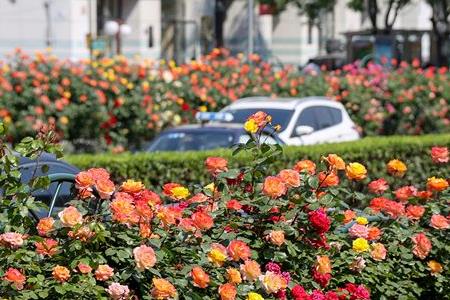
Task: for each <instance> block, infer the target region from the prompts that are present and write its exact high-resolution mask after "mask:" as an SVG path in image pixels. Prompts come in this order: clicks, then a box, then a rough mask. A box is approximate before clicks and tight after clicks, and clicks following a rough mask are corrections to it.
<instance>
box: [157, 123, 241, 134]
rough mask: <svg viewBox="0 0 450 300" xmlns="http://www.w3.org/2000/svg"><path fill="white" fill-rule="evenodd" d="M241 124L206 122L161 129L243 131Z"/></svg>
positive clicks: (178, 130) (179, 130) (167, 130)
mask: <svg viewBox="0 0 450 300" xmlns="http://www.w3.org/2000/svg"><path fill="white" fill-rule="evenodd" d="M243 130H244V129H243V128H242V124H236V123H208V124H189V125H181V126H177V127H173V128H169V129H166V130H164V131H163V133H168V132H190V131H243Z"/></svg>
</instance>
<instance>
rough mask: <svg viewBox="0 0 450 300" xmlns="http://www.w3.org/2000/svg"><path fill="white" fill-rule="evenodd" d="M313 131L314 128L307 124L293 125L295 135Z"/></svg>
mask: <svg viewBox="0 0 450 300" xmlns="http://www.w3.org/2000/svg"><path fill="white" fill-rule="evenodd" d="M313 131H314V128H312V127H311V126H307V125H301V126H297V127H295V135H296V136H302V135H307V134H310V133H312V132H313Z"/></svg>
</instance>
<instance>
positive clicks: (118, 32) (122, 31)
mask: <svg viewBox="0 0 450 300" xmlns="http://www.w3.org/2000/svg"><path fill="white" fill-rule="evenodd" d="M103 29H104V30H105V33H106V34H107V35H109V36H114V37H115V38H116V54H117V55H120V54H121V50H122V49H121V48H122V47H121V46H122V45H121V44H122V35H129V34H130V33H131V26H130V25H128V24H126V23H124V22H123V21H122V20H117V21H114V20H110V21H106V23H105V26H104V28H103Z"/></svg>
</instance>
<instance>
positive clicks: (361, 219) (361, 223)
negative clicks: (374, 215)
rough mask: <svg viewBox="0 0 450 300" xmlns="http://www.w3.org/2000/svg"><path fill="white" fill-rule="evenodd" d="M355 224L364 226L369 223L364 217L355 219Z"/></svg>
mask: <svg viewBox="0 0 450 300" xmlns="http://www.w3.org/2000/svg"><path fill="white" fill-rule="evenodd" d="M356 223H358V224H359V225H366V224H368V223H369V221H368V220H367V219H366V218H364V217H357V218H356Z"/></svg>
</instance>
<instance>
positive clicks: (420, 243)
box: [412, 232, 432, 259]
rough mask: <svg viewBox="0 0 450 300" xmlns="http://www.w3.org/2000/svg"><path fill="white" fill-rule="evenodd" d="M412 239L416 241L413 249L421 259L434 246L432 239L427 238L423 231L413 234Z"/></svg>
mask: <svg viewBox="0 0 450 300" xmlns="http://www.w3.org/2000/svg"><path fill="white" fill-rule="evenodd" d="M412 241H413V243H414V246H413V251H412V252H413V253H414V255H416V256H417V257H419V258H420V259H424V258H425V257H427V256H428V254H429V253H430V251H431V248H432V245H431V241H430V240H429V239H428V238H427V236H426V235H425V234H424V233H422V232H421V233H418V234H416V235H415V236H413V237H412Z"/></svg>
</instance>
